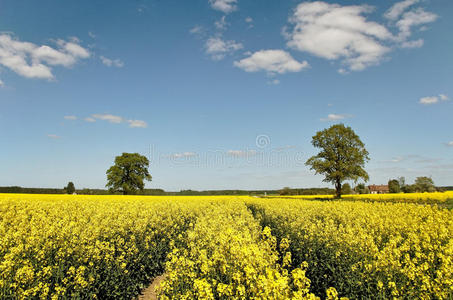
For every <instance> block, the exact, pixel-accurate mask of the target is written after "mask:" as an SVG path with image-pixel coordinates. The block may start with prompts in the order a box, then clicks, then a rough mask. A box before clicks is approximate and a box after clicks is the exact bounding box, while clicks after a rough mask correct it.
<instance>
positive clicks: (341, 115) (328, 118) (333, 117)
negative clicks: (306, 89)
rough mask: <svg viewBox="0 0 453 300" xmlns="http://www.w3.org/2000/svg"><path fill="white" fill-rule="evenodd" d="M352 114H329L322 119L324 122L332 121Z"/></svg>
mask: <svg viewBox="0 0 453 300" xmlns="http://www.w3.org/2000/svg"><path fill="white" fill-rule="evenodd" d="M350 117H352V115H349V114H329V115H327V118H321V119H320V120H321V121H323V122H330V121H340V120H344V119H346V118H350Z"/></svg>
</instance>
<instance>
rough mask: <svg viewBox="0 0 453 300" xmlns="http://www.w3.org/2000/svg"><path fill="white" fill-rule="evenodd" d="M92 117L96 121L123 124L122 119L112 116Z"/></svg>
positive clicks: (97, 115) (98, 115)
mask: <svg viewBox="0 0 453 300" xmlns="http://www.w3.org/2000/svg"><path fill="white" fill-rule="evenodd" d="M91 117H92V118H94V119H98V120H102V121H108V122H110V123H116V124H118V123H121V122H123V118H122V117H120V116H115V115H111V114H94V115H91Z"/></svg>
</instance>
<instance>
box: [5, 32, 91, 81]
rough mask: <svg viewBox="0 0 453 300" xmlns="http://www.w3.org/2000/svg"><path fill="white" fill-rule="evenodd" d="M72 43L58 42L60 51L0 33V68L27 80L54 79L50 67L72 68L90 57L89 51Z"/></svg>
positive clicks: (75, 42) (73, 39) (73, 40)
mask: <svg viewBox="0 0 453 300" xmlns="http://www.w3.org/2000/svg"><path fill="white" fill-rule="evenodd" d="M78 42H79V41H78V39H76V38H72V40H71V41H69V42H68V41H64V40H57V41H56V44H57V46H58V48H52V47H50V46H47V45H42V46H38V45H35V44H33V43H30V42H22V41H19V40H17V39H14V38H13V37H12V36H11V35H9V34H0V65H3V66H4V67H6V68H8V69H10V70H12V71H14V72H15V73H17V74H19V75H21V76H24V77H27V78H41V79H53V78H54V75H53V74H52V68H51V66H63V67H71V66H72V65H74V64H75V63H76V62H77V61H79V60H80V59H86V58H88V57H90V52H89V51H88V50H87V49H85V48H83V47H82V46H80V45H79V44H78Z"/></svg>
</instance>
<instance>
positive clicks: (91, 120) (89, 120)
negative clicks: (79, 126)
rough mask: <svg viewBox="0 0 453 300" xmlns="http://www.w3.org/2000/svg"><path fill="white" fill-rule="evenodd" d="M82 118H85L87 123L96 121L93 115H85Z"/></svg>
mask: <svg viewBox="0 0 453 300" xmlns="http://www.w3.org/2000/svg"><path fill="white" fill-rule="evenodd" d="M84 120H85V122H89V123H93V122H96V119H95V118H93V117H86V118H85V119H84Z"/></svg>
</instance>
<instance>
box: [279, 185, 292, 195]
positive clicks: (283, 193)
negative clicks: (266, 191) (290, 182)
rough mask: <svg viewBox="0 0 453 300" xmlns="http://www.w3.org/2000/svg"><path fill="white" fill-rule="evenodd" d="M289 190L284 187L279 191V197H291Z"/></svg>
mask: <svg viewBox="0 0 453 300" xmlns="http://www.w3.org/2000/svg"><path fill="white" fill-rule="evenodd" d="M291 194H292V192H291V189H290V188H289V187H284V188H283V189H281V190H280V195H281V196H288V195H291Z"/></svg>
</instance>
